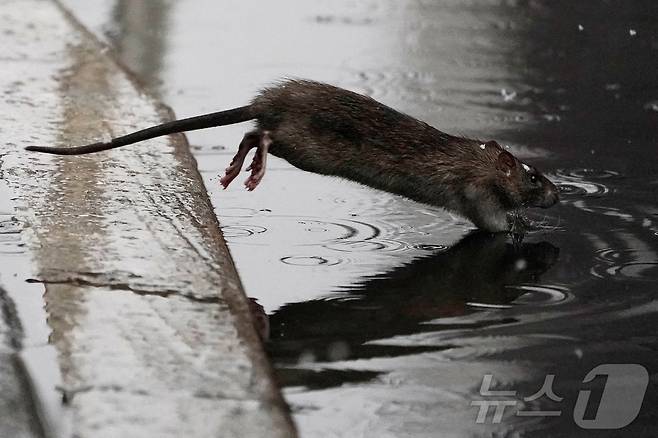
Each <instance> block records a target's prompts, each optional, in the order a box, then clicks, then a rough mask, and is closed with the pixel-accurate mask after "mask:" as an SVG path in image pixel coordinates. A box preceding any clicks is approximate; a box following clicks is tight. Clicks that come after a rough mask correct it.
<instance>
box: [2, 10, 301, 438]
mask: <svg viewBox="0 0 658 438" xmlns="http://www.w3.org/2000/svg"><path fill="white" fill-rule="evenodd" d="M0 31H2V32H3V42H4V46H5V51H4V53H3V58H4V67H5V68H4V69H3V70H2V71H1V72H0V96H2V99H1V100H0V105H3V106H4V108H3V109H2V110H1V111H0V120H2V124H0V132H2V134H3V140H4V142H3V143H4V147H3V148H2V152H1V153H0V262H1V266H0V287H2V293H1V294H0V301H1V304H2V305H3V310H4V311H3V316H4V317H3V319H2V321H0V365H1V366H2V369H3V370H5V369H6V370H9V371H4V372H3V376H2V377H1V378H0V387H2V388H4V389H5V391H3V395H2V396H0V404H6V405H11V406H15V407H16V408H15V409H16V414H15V415H14V418H13V421H12V422H9V423H11V424H9V423H8V424H4V423H3V425H0V435H1V436H19V434H20V436H40V435H41V436H43V435H45V436H53V437H68V436H76V437H92V436H93V437H95V438H96V437H102V436H108V437H114V436H124V435H125V436H143V437H153V436H158V437H179V436H194V437H206V436H207V437H218V436H222V437H238V436H239V437H248V436H259V437H260V436H274V437H290V436H295V431H294V428H293V425H292V422H291V419H290V415H289V413H288V409H287V406H286V405H285V403H284V401H283V399H282V397H281V394H280V392H279V389H278V388H277V386H276V385H275V383H274V380H273V377H272V370H271V367H270V365H269V362H268V360H267V358H266V356H265V354H264V351H263V348H262V344H261V341H260V339H259V337H258V334H257V332H256V330H255V328H254V324H253V320H252V315H251V313H250V309H249V301H248V299H247V297H246V296H245V294H244V291H243V289H242V286H241V283H240V280H239V277H238V275H237V272H236V270H235V267H234V265H233V261H232V259H231V257H230V254H229V252H228V249H227V247H226V244H225V242H224V239H223V236H222V234H221V232H220V230H219V225H218V223H217V219H216V217H215V215H214V213H213V209H212V206H211V205H210V201H209V199H208V196H207V193H206V190H205V188H204V186H203V182H202V180H201V177H200V175H199V173H198V171H197V168H196V162H195V160H194V158H193V157H192V155H191V153H190V150H189V145H188V144H187V141H186V139H185V137H184V136H182V135H176V136H170V137H168V138H161V139H154V140H150V141H147V142H144V143H142V144H139V145H135V146H131V147H126V148H122V149H120V150H114V151H108V152H104V153H101V154H96V155H90V156H83V157H51V156H45V155H39V154H34V153H27V152H24V151H23V148H24V147H25V146H28V145H31V144H53V145H68V144H80V143H87V142H91V141H95V140H98V139H99V138H101V139H107V138H108V137H111V136H116V135H120V134H122V133H126V132H130V131H132V130H135V129H139V128H141V127H145V126H149V125H152V124H156V123H160V122H161V121H163V120H168V119H171V118H172V117H173V114H172V112H171V111H170V110H169V109H168V108H166V107H165V106H163V105H162V104H161V103H160V102H158V101H157V100H156V99H154V98H153V97H151V96H149V95H148V94H146V93H145V92H144V91H143V90H141V89H140V87H139V86H138V85H137V84H136V82H135V81H134V80H133V79H131V78H130V75H129V74H127V73H126V71H125V70H123V69H122V68H121V67H120V66H119V64H118V63H117V62H116V61H114V59H113V58H112V56H111V54H110V52H109V50H108V49H107V48H106V47H105V46H103V45H102V44H101V43H99V42H98V41H97V40H96V38H94V37H93V36H92V35H91V34H90V33H89V32H87V31H86V30H85V29H84V28H83V27H82V26H81V25H80V24H79V23H78V22H77V21H76V20H75V19H74V17H72V16H70V14H68V13H67V12H66V11H65V10H64V9H63V8H61V7H60V6H59V5H58V4H56V3H54V2H51V1H43V0H42V1H38V0H5V1H4V2H3V3H2V4H1V5H0ZM10 371H11V372H10ZM7 388H9V389H11V390H9V391H8V390H7ZM28 388H30V389H31V390H28ZM37 418H38V420H37Z"/></svg>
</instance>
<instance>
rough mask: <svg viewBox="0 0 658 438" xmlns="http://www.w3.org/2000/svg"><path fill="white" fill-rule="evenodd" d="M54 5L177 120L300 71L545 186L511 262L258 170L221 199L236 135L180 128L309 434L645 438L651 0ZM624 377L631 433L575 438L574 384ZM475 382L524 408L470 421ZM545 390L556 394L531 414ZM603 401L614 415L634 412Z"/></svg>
mask: <svg viewBox="0 0 658 438" xmlns="http://www.w3.org/2000/svg"><path fill="white" fill-rule="evenodd" d="M66 3H67V4H68V5H69V6H70V7H71V8H73V9H74V10H75V11H76V13H78V14H79V15H80V16H81V17H82V18H83V20H85V21H86V22H87V24H89V25H90V26H91V27H92V28H93V29H95V30H96V31H97V32H98V33H99V34H102V35H103V36H104V38H105V39H106V40H107V41H109V42H110V43H111V44H112V45H113V46H114V48H115V49H116V50H117V51H118V52H119V54H120V56H121V58H122V59H123V60H124V62H126V63H127V64H128V65H129V66H130V67H131V68H132V69H133V70H134V71H135V72H136V73H137V74H138V76H139V77H140V78H141V79H142V80H143V81H144V82H145V83H148V84H149V85H151V87H152V88H153V89H154V90H155V91H156V92H157V93H159V94H160V95H161V96H162V97H163V99H164V100H165V101H166V102H167V103H169V104H170V105H171V106H173V107H174V109H175V110H176V112H177V114H178V116H180V117H183V116H190V115H194V114H198V113H202V112H210V111H216V110H220V109H224V108H228V107H234V106H238V105H242V104H244V103H245V102H246V101H247V100H248V99H249V98H250V97H251V96H252V95H253V94H254V93H255V91H256V90H257V89H258V88H259V87H261V86H263V85H266V84H268V83H271V82H272V81H273V80H275V79H276V78H279V77H282V76H293V77H307V78H312V79H317V80H322V81H327V82H331V83H333V84H336V85H339V86H343V87H346V88H349V89H352V90H355V91H360V92H364V93H367V94H369V95H371V96H372V97H374V98H375V99H378V100H380V101H383V102H384V103H386V104H389V105H391V106H393V107H395V108H397V109H399V110H402V111H404V112H407V113H409V114H412V115H414V116H416V117H418V118H421V119H423V120H425V121H427V122H428V123H430V124H432V125H435V126H436V127H438V128H439V129H442V130H444V131H447V132H451V133H461V134H464V135H471V136H477V137H479V138H484V139H497V140H498V141H499V142H501V143H503V144H506V145H509V146H510V147H511V148H512V150H513V151H514V152H515V153H516V154H517V155H518V156H520V157H522V158H524V159H525V160H527V161H529V162H531V163H533V164H535V165H536V166H537V167H539V168H540V169H543V170H544V171H545V172H546V173H547V175H548V176H549V177H550V178H551V179H552V180H554V181H555V182H556V183H557V184H558V185H559V186H560V189H561V191H562V202H561V204H560V205H559V206H557V207H554V208H552V209H549V210H545V211H537V212H531V216H532V217H533V218H534V219H535V220H536V221H538V222H540V223H541V224H542V228H541V231H539V232H534V233H531V234H530V235H528V236H527V237H526V239H525V240H524V242H523V244H522V245H521V246H520V247H515V246H513V245H512V243H511V242H510V241H509V240H508V239H507V238H506V237H505V236H490V235H485V234H478V233H473V232H472V231H471V226H470V225H469V224H468V223H466V222H465V221H463V220H461V219H459V218H456V217H453V216H451V215H449V214H447V213H445V212H443V211H442V210H440V209H436V208H431V207H428V206H424V205H420V204H416V203H413V202H410V201H407V200H404V199H401V198H399V197H396V196H392V195H388V194H385V193H381V192H376V191H373V190H370V189H366V188H364V187H361V186H358V185H356V184H353V183H350V182H347V181H342V180H337V179H332V178H327V177H321V176H318V175H313V174H309V173H305V172H302V171H299V170H297V169H294V168H292V167H291V166H290V165H288V164H287V163H286V162H284V161H281V160H278V159H275V158H272V159H271V160H270V162H269V163H270V167H269V171H268V174H267V175H266V177H265V180H264V182H263V183H262V185H261V186H260V187H259V188H258V189H257V190H256V191H255V192H253V193H247V192H246V191H245V190H244V189H243V188H242V187H240V186H239V184H236V185H235V186H233V187H231V188H230V189H229V190H227V191H225V192H223V191H221V190H220V189H219V185H218V175H219V174H221V173H222V171H223V169H224V167H225V166H226V165H227V164H228V162H229V161H230V157H231V155H232V153H233V152H234V151H235V149H236V147H237V143H238V142H239V140H240V138H241V136H242V134H243V132H245V131H246V130H247V129H248V127H247V126H233V127H226V128H219V129H216V130H209V131H204V132H201V133H192V134H190V135H189V138H190V141H191V143H192V144H193V145H194V149H195V153H196V156H197V159H198V161H199V166H200V169H201V171H202V173H203V176H204V178H205V180H206V183H207V186H208V189H209V191H210V194H211V197H212V200H213V202H214V204H215V205H216V207H217V214H218V216H219V218H220V222H221V223H222V225H223V227H224V232H225V235H226V237H227V239H228V241H229V245H230V248H231V251H232V253H233V255H234V257H235V260H236V263H237V266H238V270H239V271H240V273H241V276H242V279H243V281H244V284H245V287H246V290H247V292H248V293H249V295H250V296H252V297H255V298H257V299H258V300H259V302H260V303H261V304H263V306H264V307H265V309H266V311H267V313H268V314H269V317H270V325H271V340H270V341H269V343H268V349H269V352H270V354H271V357H272V359H273V361H274V363H275V364H276V366H277V369H278V373H279V375H280V377H281V381H282V383H283V384H284V385H285V395H286V398H287V400H288V402H289V403H290V404H291V406H292V409H293V411H294V415H295V419H296V421H297V424H298V426H299V428H300V431H301V432H302V436H306V437H334V436H340V437H360V436H368V437H370V436H372V437H398V436H399V437H402V436H404V437H406V436H410V437H436V436H455V437H461V436H470V435H473V436H490V435H491V434H499V435H500V436H506V435H511V436H516V435H519V436H521V435H523V436H530V435H532V436H637V437H639V436H642V437H645V436H646V437H653V436H656V435H657V434H658V426H656V424H657V422H658V409H657V408H656V404H657V403H658V392H657V389H658V379H657V375H656V370H657V366H658V356H657V355H658V336H657V334H656V326H657V323H658V318H657V313H658V301H657V299H656V294H657V293H658V290H657V285H658V283H657V280H658V167H657V161H656V159H657V158H658V3H656V2H654V1H651V0H646V1H626V2H622V1H587V2H585V1H580V2H575V1H522V0H516V1H501V0H472V1H458V0H452V1H429V0H428V1H411V0H408V1H392V0H390V1H361V2H356V1H348V0H342V1H331V2H329V1H321V2H307V1H302V0H297V1H281V2H257V1H255V0H249V1H241V2H229V1H216V0H185V1H177V2H168V1H155V0H153V1H151V0H149V1H146V0H141V1H110V0H107V1H99V2H88V1H82V0H68V1H66ZM363 159H364V160H368V159H371V157H367V156H364V157H363ZM245 178H246V175H245ZM627 363H636V364H641V365H642V366H643V367H645V368H646V369H647V371H648V373H649V385H648V389H647V391H646V396H645V398H644V403H643V405H642V408H641V410H640V412H639V415H638V416H637V418H636V419H635V421H634V422H632V423H631V424H630V425H629V426H626V427H625V428H623V429H621V430H602V431H596V430H586V429H583V428H581V427H579V426H578V425H577V424H576V422H575V421H574V415H573V412H574V405H575V403H576V400H577V398H578V394H579V391H580V390H583V389H587V390H591V391H592V395H591V401H590V402H591V403H590V405H589V406H588V408H587V409H588V410H587V411H586V413H585V414H586V415H584V418H589V419H592V418H594V417H595V416H596V407H597V400H601V399H602V398H603V396H602V393H603V389H602V388H603V386H604V384H605V379H604V378H597V379H594V380H593V382H590V383H583V379H584V377H585V375H586V374H587V373H588V372H589V371H590V370H592V369H593V368H594V367H596V366H598V365H600V364H627ZM487 374H489V375H492V376H493V377H492V379H493V385H492V388H493V389H495V390H514V391H516V394H513V395H507V396H498V397H497V398H496V397H493V399H496V400H507V401H511V402H512V403H514V402H515V401H516V402H517V404H516V405H515V406H514V407H510V408H508V409H506V410H505V411H504V416H503V418H502V421H501V422H500V423H497V424H493V421H492V418H491V417H489V418H488V419H487V421H486V423H485V424H477V423H476V417H477V414H478V408H477V406H473V405H471V401H473V400H483V399H486V398H487V397H485V396H483V395H482V394H480V389H481V388H480V385H481V383H482V380H483V377H484V376H485V375H487ZM548 374H553V375H554V376H555V377H554V381H553V385H552V388H553V390H554V392H555V394H556V395H557V396H558V397H562V400H561V401H555V400H551V399H550V398H548V397H547V396H544V397H539V398H537V399H536V400H525V401H524V400H523V399H524V397H526V398H527V397H528V396H531V395H533V394H535V393H536V392H537V391H538V390H539V389H540V388H541V387H542V384H543V383H544V381H545V378H546V375H548ZM608 380H610V378H609V379H608ZM634 384H635V383H634V382H633V381H631V380H627V381H625V382H623V384H622V385H621V386H623V387H626V388H635V387H636V386H633V385H634ZM490 398H491V397H490ZM614 399H615V401H616V402H617V404H616V405H615V406H616V408H615V409H616V411H617V412H619V411H622V410H623V408H624V406H628V405H629V404H630V403H631V401H630V398H629V396H628V395H626V396H624V395H623V394H622V393H621V392H619V393H618V396H617V397H614ZM601 404H602V405H603V402H601ZM529 410H534V411H538V410H544V411H547V410H553V411H560V415H558V416H528V415H523V414H519V413H518V412H519V411H529ZM613 414H614V412H613ZM613 414H610V415H613ZM613 416H614V415H613Z"/></svg>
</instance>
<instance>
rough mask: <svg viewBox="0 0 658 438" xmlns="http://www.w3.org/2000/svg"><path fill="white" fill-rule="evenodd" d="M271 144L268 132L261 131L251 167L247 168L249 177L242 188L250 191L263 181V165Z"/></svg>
mask: <svg viewBox="0 0 658 438" xmlns="http://www.w3.org/2000/svg"><path fill="white" fill-rule="evenodd" d="M271 144H272V137H271V135H270V132H269V131H263V132H262V133H261V135H260V141H259V142H258V147H257V148H256V153H255V154H254V160H253V161H252V162H251V165H249V167H247V171H251V175H249V178H247V180H246V181H245V182H244V186H245V187H246V188H247V189H248V190H249V191H252V190H253V189H255V188H256V186H257V185H258V184H259V183H260V181H261V180H262V179H263V175H265V163H266V161H267V152H268V150H269V148H270V145H271Z"/></svg>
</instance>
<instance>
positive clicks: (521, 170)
mask: <svg viewBox="0 0 658 438" xmlns="http://www.w3.org/2000/svg"><path fill="white" fill-rule="evenodd" d="M252 119H256V122H257V129H256V130H254V131H251V132H249V133H247V134H246V135H245V136H244V138H243V140H242V142H241V143H240V147H239V148H238V152H237V154H236V155H235V157H234V158H233V161H232V162H231V164H230V165H229V167H228V168H227V169H226V174H225V175H224V177H223V178H222V179H221V181H220V182H221V184H222V185H223V186H224V187H225V188H226V187H227V186H228V185H229V184H230V183H231V181H233V179H235V177H236V176H237V175H238V174H239V172H240V170H241V169H242V166H243V164H244V161H245V158H246V155H247V153H248V152H249V150H250V149H252V148H256V153H255V155H254V159H253V161H252V163H251V165H250V166H249V167H248V168H247V170H250V171H251V174H250V176H249V178H248V179H247V180H246V181H245V186H246V187H247V188H248V189H249V190H253V189H254V188H256V186H257V185H258V184H259V183H260V181H261V180H262V178H263V175H264V173H265V165H266V159H267V153H268V152H269V153H271V154H273V155H275V156H277V157H280V158H283V159H285V160H287V161H288V162H289V163H291V164H292V165H294V166H296V167H298V168H300V169H303V170H307V171H311V172H316V173H320V174H324V175H334V176H339V177H343V178H347V179H350V180H353V181H356V182H359V183H361V184H365V185H367V186H370V187H374V188H377V189H381V190H385V191H387V192H391V193H395V194H398V195H402V196H405V197H407V198H410V199H413V200H415V201H419V202H423V203H426V204H431V205H436V206H440V207H444V208H446V209H448V210H450V211H453V212H456V213H458V214H460V215H462V216H464V217H466V218H468V219H469V220H471V221H472V222H473V223H474V224H475V225H476V226H478V227H479V228H482V229H485V230H488V231H493V232H497V231H508V230H509V229H510V223H509V220H508V213H510V212H513V211H515V210H517V209H519V208H522V207H542V208H548V207H550V206H552V205H554V204H555V203H556V202H557V201H558V190H557V188H556V187H555V185H553V183H551V182H550V181H549V180H548V179H547V178H546V177H545V176H543V175H542V174H541V173H540V172H539V171H538V170H537V169H536V168H534V167H532V166H530V165H527V164H525V163H522V162H521V161H519V160H518V159H517V158H515V157H514V156H513V155H512V154H510V153H509V152H508V151H506V150H504V149H503V148H501V147H500V145H498V143H496V142H495V141H487V142H481V141H479V140H472V139H467V138H462V137H456V136H452V135H449V134H446V133H444V132H441V131H439V130H437V129H435V128H433V127H431V126H429V125H428V124H426V123H424V122H421V121H419V120H417V119H415V118H413V117H411V116H408V115H406V114H402V113H400V112H398V111H395V110H394V109H392V108H389V107H387V106H386V105H383V104H381V103H379V102H377V101H375V100H373V99H371V98H369V97H367V96H363V95H360V94H357V93H353V92H350V91H347V90H343V89H341V88H337V87H333V86H331V85H327V84H322V83H318V82H312V81H303V80H286V81H284V82H281V83H280V84H279V85H276V86H273V87H271V88H267V89H265V90H263V91H262V92H261V93H260V94H259V95H258V96H256V98H255V99H254V100H253V101H252V103H251V105H248V106H244V107H240V108H235V109H230V110H227V111H221V112H217V113H211V114H206V115H203V116H198V117H191V118H189V119H182V120H177V121H173V122H169V123H164V124H162V125H158V126H154V127H151V128H147V129H144V130H141V131H137V132H134V133H132V134H128V135H125V136H122V137H118V138H115V139H113V140H112V141H110V142H106V143H94V144H90V145H86V146H78V147H71V148H67V147H45V146H30V147H28V148H26V149H28V150H32V151H39V152H47V153H52V154H61V155H77V154H86V153H92V152H99V151H103V150H107V149H113V148H116V147H120V146H125V145H128V144H132V143H136V142H138V141H142V140H147V139H149V138H154V137H159V136H162V135H167V134H173V133H178V132H183V131H191V130H196V129H204V128H210V127H215V126H222V125H230V124H234V123H240V122H245V121H248V120H252Z"/></svg>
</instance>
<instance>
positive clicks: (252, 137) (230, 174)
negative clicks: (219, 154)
mask: <svg viewBox="0 0 658 438" xmlns="http://www.w3.org/2000/svg"><path fill="white" fill-rule="evenodd" d="M261 137H262V135H261V133H260V132H258V131H251V132H248V133H246V134H245V135H244V137H243V138H242V141H241V142H240V146H239V147H238V152H237V153H236V154H235V156H234V157H233V160H231V164H230V165H229V166H228V167H227V168H226V173H225V174H224V176H223V177H222V179H220V180H219V183H220V184H221V185H222V186H224V188H227V187H228V185H229V184H231V181H233V180H234V179H235V177H236V176H238V175H239V174H240V170H242V165H243V164H244V160H245V158H246V157H247V153H248V152H249V150H250V149H251V148H255V147H257V146H258V145H259V143H260V139H261Z"/></svg>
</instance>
